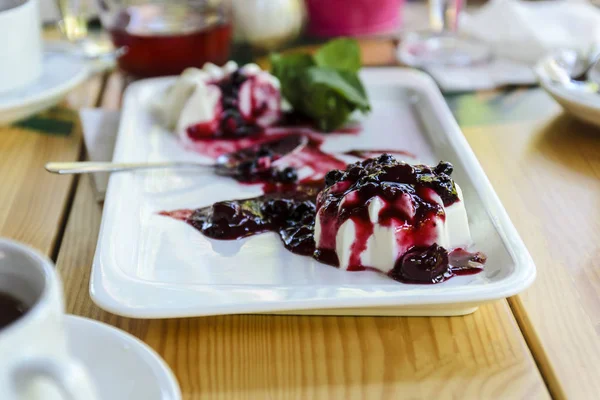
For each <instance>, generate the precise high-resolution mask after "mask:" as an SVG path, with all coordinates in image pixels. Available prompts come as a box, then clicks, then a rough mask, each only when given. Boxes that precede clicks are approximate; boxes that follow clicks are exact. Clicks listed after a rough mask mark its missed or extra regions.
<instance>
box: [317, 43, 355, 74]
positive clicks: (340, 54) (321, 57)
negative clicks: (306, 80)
mask: <svg viewBox="0 0 600 400" xmlns="http://www.w3.org/2000/svg"><path fill="white" fill-rule="evenodd" d="M313 58H314V59H315V63H316V64H317V66H319V67H328V68H333V69H337V70H339V71H349V72H358V70H359V69H360V66H361V61H360V48H359V47H358V43H357V42H356V40H354V39H348V38H340V39H335V40H331V41H329V42H327V43H326V44H324V45H323V46H321V47H320V48H319V50H317V52H316V53H315V55H314V56H313Z"/></svg>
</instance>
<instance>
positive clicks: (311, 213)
mask: <svg viewBox="0 0 600 400" xmlns="http://www.w3.org/2000/svg"><path fill="white" fill-rule="evenodd" d="M319 190H320V187H319V186H316V185H298V186H296V187H294V190H293V191H291V192H290V191H286V190H284V191H277V192H272V193H268V194H265V195H263V196H260V197H255V198H252V199H245V200H232V201H221V202H218V203H215V204H213V205H212V206H209V207H204V208H199V209H196V210H177V211H172V212H162V213H161V215H166V216H169V217H172V218H176V219H180V220H183V221H185V222H187V223H188V224H190V225H191V226H193V227H194V228H196V229H198V230H199V231H200V232H202V233H203V234H204V235H205V236H208V237H210V238H213V239H221V240H232V239H239V238H243V237H246V236H251V235H255V234H258V233H262V232H268V231H271V232H277V233H278V234H279V237H280V238H281V240H282V242H283V244H284V246H285V247H286V248H287V249H288V250H290V251H291V252H293V253H296V254H301V255H312V254H313V253H314V251H315V241H314V234H313V231H314V225H315V198H316V196H317V192H318V191H319Z"/></svg>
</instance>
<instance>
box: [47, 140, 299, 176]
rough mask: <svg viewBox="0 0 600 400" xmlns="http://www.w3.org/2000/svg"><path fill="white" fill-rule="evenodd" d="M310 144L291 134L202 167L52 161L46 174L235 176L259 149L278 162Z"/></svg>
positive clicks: (192, 164)
mask: <svg viewBox="0 0 600 400" xmlns="http://www.w3.org/2000/svg"><path fill="white" fill-rule="evenodd" d="M307 144H308V138H307V137H306V136H304V135H296V134H294V135H288V136H285V137H284V138H282V139H277V140H272V141H268V142H263V143H260V144H257V145H255V146H251V147H249V148H245V149H242V150H238V151H234V152H232V153H226V154H222V155H221V156H219V157H218V158H217V160H216V162H215V163H214V164H203V163H199V162H194V161H166V162H122V163H113V162H96V161H74V162H49V163H47V164H46V166H45V167H46V171H48V172H52V173H54V174H61V175H64V174H89V173H93V172H120V171H133V170H143V169H163V168H189V169H200V170H205V171H207V172H213V173H215V174H217V175H225V176H230V175H234V174H235V172H236V171H235V168H236V167H237V166H238V165H239V164H240V163H241V162H244V161H247V160H249V159H251V158H254V157H252V156H253V155H254V156H255V155H256V153H257V152H258V151H259V149H269V150H270V151H271V153H272V155H271V157H272V158H273V159H274V160H279V159H281V158H283V157H285V156H289V155H290V154H293V153H297V152H299V151H301V150H302V149H303V148H304V147H305V146H306V145H307Z"/></svg>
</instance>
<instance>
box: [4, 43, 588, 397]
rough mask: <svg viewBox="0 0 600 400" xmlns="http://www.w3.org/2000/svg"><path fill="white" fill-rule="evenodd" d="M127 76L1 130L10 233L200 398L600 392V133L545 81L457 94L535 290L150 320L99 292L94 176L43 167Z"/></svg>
mask: <svg viewBox="0 0 600 400" xmlns="http://www.w3.org/2000/svg"><path fill="white" fill-rule="evenodd" d="M362 48H363V59H364V62H365V64H366V65H388V64H390V63H393V60H394V57H393V43H392V41H391V40H366V41H363V42H362ZM240 57H241V58H243V57H242V56H240ZM127 82H128V79H126V78H125V77H124V76H123V75H121V74H120V73H119V72H109V73H106V74H103V75H101V76H97V77H94V78H92V79H90V80H89V81H88V82H86V83H85V84H84V85H82V86H81V87H79V88H78V89H77V90H75V91H74V92H73V93H71V94H70V96H69V98H68V99H67V101H66V102H64V103H63V104H62V105H60V106H59V107H56V108H54V109H52V110H49V111H47V112H44V113H42V114H40V115H37V116H35V117H33V118H30V119H28V120H25V121H22V122H19V123H17V124H14V125H12V126H9V127H1V128H0V176H2V178H3V179H2V180H3V184H2V189H1V190H0V235H1V236H6V237H10V238H13V239H16V240H19V241H22V242H25V243H27V244H30V245H32V246H34V247H36V248H38V249H39V250H41V251H42V252H44V253H46V254H47V255H48V256H50V257H51V258H52V259H54V260H55V261H56V262H57V268H58V270H59V272H60V275H61V276H62V279H63V282H64V289H65V297H66V302H67V310H68V312H69V313H73V314H78V315H84V316H87V317H90V318H95V319H98V320H102V321H105V322H108V323H110V324H113V325H116V326H118V327H120V328H121V329H124V330H126V331H129V332H131V333H133V334H134V335H136V336H137V337H139V338H141V339H142V340H144V341H145V342H146V343H148V344H150V345H151V346H152V347H153V348H154V349H155V350H156V351H158V352H159V353H160V354H161V355H162V356H163V357H164V358H165V360H166V361H167V363H168V364H169V365H170V366H171V368H172V369H173V370H174V372H175V374H176V375H177V378H178V379H179V383H180V385H181V388H182V391H183V395H184V398H185V399H254V398H273V399H279V398H290V399H291V398H297V399H338V398H339V399H363V398H369V399H371V398H394V399H429V398H440V399H484V398H502V399H517V398H523V399H525V398H526V399H534V398H536V399H537V398H541V399H546V398H550V397H554V398H569V399H596V398H598V393H600V381H599V380H598V379H597V378H598V376H600V340H599V337H598V335H599V333H600V301H599V299H600V273H599V271H600V261H599V259H600V250H599V245H598V243H600V215H599V214H600V212H599V211H598V210H599V209H598V205H599V204H600V132H599V131H598V130H597V129H595V128H592V127H589V126H586V125H583V124H582V123H579V122H577V121H575V120H573V119H571V118H570V117H568V116H566V115H564V114H562V112H561V109H560V108H559V107H558V105H556V104H555V103H554V102H553V101H552V100H551V99H550V98H549V97H548V96H547V95H546V94H545V93H544V92H542V91H541V90H540V89H538V88H513V89H510V90H502V91H491V92H484V93H470V94H460V95H453V96H447V100H448V103H449V105H450V107H451V109H452V111H453V113H454V115H455V116H456V118H457V120H458V122H459V124H460V126H461V127H462V129H463V132H464V134H465V136H466V137H467V139H468V141H469V142H470V144H471V146H472V147H473V149H474V151H475V153H476V155H477V157H478V159H479V161H480V162H481V164H482V165H483V167H484V170H485V171H486V173H487V174H488V177H489V178H490V180H491V182H492V184H493V185H494V187H495V189H496V191H497V192H498V194H499V196H500V198H501V199H502V201H503V203H504V205H505V207H506V209H507V210H508V213H509V214H510V216H511V218H512V220H513V222H514V224H515V225H516V227H517V229H518V231H519V232H520V234H521V236H522V237H523V239H524V241H525V243H526V245H527V246H528V248H529V250H530V252H531V254H532V256H533V258H534V260H535V262H536V264H537V267H538V278H537V281H536V282H535V284H534V285H533V286H532V287H531V288H530V289H529V290H527V291H526V292H525V293H523V294H521V295H519V296H515V297H513V298H510V299H508V300H502V301H498V302H494V303H491V304H488V305H486V306H484V307H481V308H480V309H479V310H478V311H477V312H476V313H474V314H472V315H467V316H464V317H452V318H443V317H436V318H427V317H411V318H406V317H317V316H268V315H231V316H217V317H204V318H190V319H172V320H135V319H129V318H122V317H118V316H115V315H111V314H109V313H107V312H104V311H102V310H101V309H99V308H98V307H96V306H95V305H94V304H93V303H92V302H91V300H90V297H89V294H88V283H89V276H90V267H91V263H92V258H93V254H94V251H95V246H96V240H97V235H98V229H99V225H100V220H101V214H102V207H101V205H98V204H97V203H96V201H95V199H94V197H93V192H92V188H91V185H90V180H89V178H88V177H86V176H82V177H80V178H72V177H59V176H53V175H50V174H47V173H46V172H45V171H44V170H43V165H44V163H46V162H47V161H51V160H64V161H67V160H78V159H84V158H85V151H84V148H83V144H82V136H81V131H80V127H79V122H78V117H77V113H76V111H75V110H77V109H78V108H81V107H94V106H98V107H103V108H106V109H119V107H120V101H121V96H122V93H123V90H124V89H125V87H126V85H127Z"/></svg>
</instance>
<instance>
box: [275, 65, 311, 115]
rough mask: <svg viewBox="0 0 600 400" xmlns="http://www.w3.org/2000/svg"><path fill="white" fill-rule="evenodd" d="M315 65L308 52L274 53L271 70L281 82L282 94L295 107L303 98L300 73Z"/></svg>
mask: <svg viewBox="0 0 600 400" xmlns="http://www.w3.org/2000/svg"><path fill="white" fill-rule="evenodd" d="M313 65H315V62H314V60H313V58H312V57H311V56H310V55H309V54H306V53H295V54H286V55H281V54H272V55H271V72H272V74H273V75H275V76H276V77H277V79H279V82H280V83H281V94H282V95H283V97H285V98H286V99H287V101H289V102H290V104H291V105H292V107H294V109H295V108H296V104H297V103H298V102H299V101H300V100H301V98H302V93H301V92H300V91H299V90H298V88H299V87H300V84H301V82H300V75H301V74H302V71H304V70H305V69H306V68H308V67H310V66H313Z"/></svg>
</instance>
